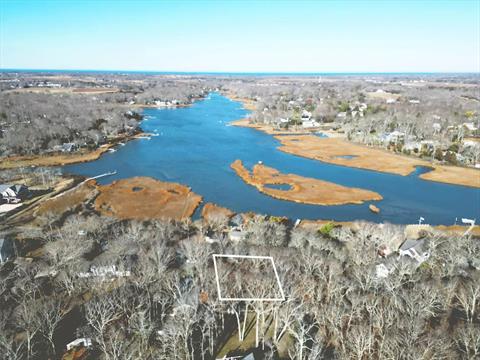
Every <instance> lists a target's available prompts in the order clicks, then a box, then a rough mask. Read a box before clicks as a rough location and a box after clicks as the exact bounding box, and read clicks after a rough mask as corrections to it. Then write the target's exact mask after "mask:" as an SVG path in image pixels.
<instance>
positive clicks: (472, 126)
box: [463, 122, 478, 131]
mask: <svg viewBox="0 0 480 360" xmlns="http://www.w3.org/2000/svg"><path fill="white" fill-rule="evenodd" d="M463 126H464V127H466V128H467V130H470V131H475V130H478V128H477V127H476V126H475V124H474V123H473V122H468V123H463Z"/></svg>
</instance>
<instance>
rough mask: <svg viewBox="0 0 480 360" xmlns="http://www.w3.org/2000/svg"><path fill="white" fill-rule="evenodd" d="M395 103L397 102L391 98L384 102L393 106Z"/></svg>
mask: <svg viewBox="0 0 480 360" xmlns="http://www.w3.org/2000/svg"><path fill="white" fill-rule="evenodd" d="M396 102H397V100H395V99H393V98H389V99H387V100H386V103H387V104H395V103H396Z"/></svg>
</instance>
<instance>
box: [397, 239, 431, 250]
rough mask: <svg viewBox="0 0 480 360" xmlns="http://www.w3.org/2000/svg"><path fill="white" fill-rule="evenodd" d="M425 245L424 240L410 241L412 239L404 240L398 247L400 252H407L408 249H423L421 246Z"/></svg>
mask: <svg viewBox="0 0 480 360" xmlns="http://www.w3.org/2000/svg"><path fill="white" fill-rule="evenodd" d="M424 244H425V240H412V239H408V240H405V242H404V243H403V244H402V246H400V250H402V251H407V250H410V249H415V250H417V249H420V248H422V247H423V245H424Z"/></svg>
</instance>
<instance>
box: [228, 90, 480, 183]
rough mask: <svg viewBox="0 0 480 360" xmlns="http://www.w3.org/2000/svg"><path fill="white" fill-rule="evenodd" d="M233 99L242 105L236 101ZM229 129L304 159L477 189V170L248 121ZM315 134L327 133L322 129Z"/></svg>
mask: <svg viewBox="0 0 480 360" xmlns="http://www.w3.org/2000/svg"><path fill="white" fill-rule="evenodd" d="M233 99H238V101H242V100H241V98H238V97H235V98H233ZM245 108H247V107H245ZM230 125H232V126H239V127H245V128H251V129H255V130H257V131H262V132H264V133H266V134H268V135H272V136H273V137H274V138H275V139H276V140H278V141H279V142H280V144H281V146H279V147H278V150H280V151H283V152H285V153H288V154H292V155H296V156H301V157H304V158H307V159H313V160H318V161H322V162H325V163H330V164H335V165H340V166H347V167H352V168H358V169H364V170H373V171H379V172H384V173H389V174H396V175H401V176H408V175H410V174H412V173H413V172H414V171H415V170H416V167H417V166H422V167H429V168H432V170H431V171H429V172H427V173H424V174H420V175H419V178H420V179H422V180H426V181H434V182H440V183H444V184H451V185H457V186H467V187H473V188H480V170H477V169H474V168H467V167H461V166H451V165H436V164H434V163H431V162H429V161H426V160H422V159H416V158H411V157H407V156H403V155H400V154H395V153H391V152H389V151H388V150H385V149H380V148H373V147H368V146H366V145H363V144H356V143H352V142H349V141H347V140H345V139H343V137H341V136H337V137H328V138H320V137H318V136H315V135H313V134H311V135H305V132H306V131H305V130H303V134H298V131H276V130H274V129H273V127H272V126H271V125H267V124H252V123H250V122H249V119H248V118H244V119H239V120H235V121H232V122H230ZM318 131H320V132H324V133H327V132H326V131H322V130H321V129H319V130H318ZM345 156H353V158H350V159H347V158H344V157H345Z"/></svg>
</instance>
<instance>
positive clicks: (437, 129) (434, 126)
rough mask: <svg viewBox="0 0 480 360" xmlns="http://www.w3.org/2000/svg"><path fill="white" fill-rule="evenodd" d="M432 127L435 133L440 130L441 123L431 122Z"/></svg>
mask: <svg viewBox="0 0 480 360" xmlns="http://www.w3.org/2000/svg"><path fill="white" fill-rule="evenodd" d="M432 127H433V131H435V133H439V132H440V130H442V125H440V124H439V123H433V125H432Z"/></svg>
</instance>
